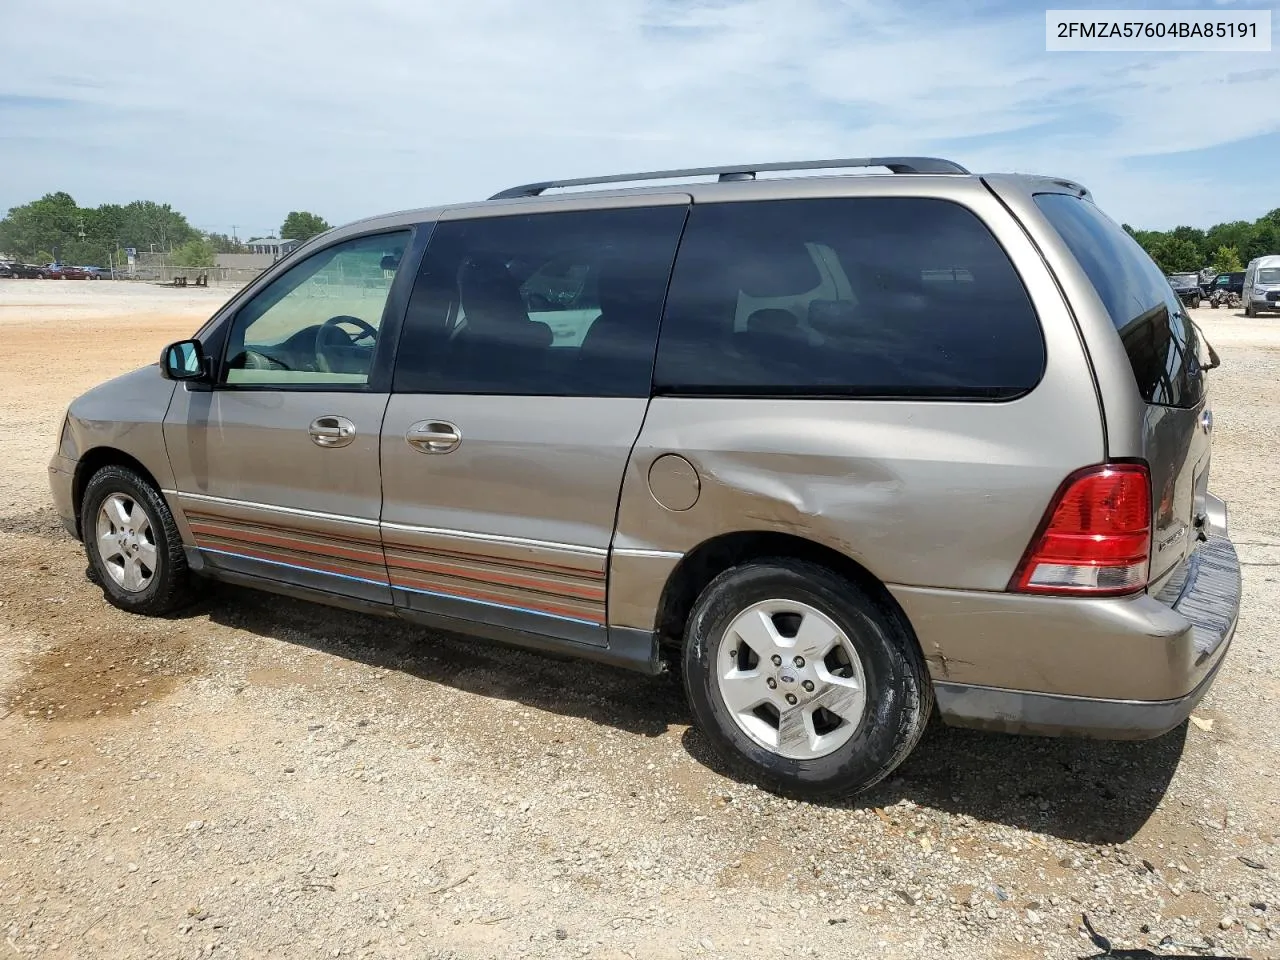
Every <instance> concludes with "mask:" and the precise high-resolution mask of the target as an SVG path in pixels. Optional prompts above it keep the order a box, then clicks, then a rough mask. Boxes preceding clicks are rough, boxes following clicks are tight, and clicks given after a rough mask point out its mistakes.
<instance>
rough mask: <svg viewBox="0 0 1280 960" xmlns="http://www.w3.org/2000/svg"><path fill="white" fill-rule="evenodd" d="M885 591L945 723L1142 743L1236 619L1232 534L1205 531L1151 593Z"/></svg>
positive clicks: (1167, 717) (1204, 670)
mask: <svg viewBox="0 0 1280 960" xmlns="http://www.w3.org/2000/svg"><path fill="white" fill-rule="evenodd" d="M894 594H895V596H897V597H898V599H899V601H900V602H901V603H902V606H903V609H904V611H905V612H906V614H907V616H908V618H909V619H910V620H911V622H912V624H913V626H915V628H916V633H917V636H918V637H919V639H920V642H921V647H922V649H923V650H924V653H925V657H926V660H927V662H928V664H929V668H930V672H931V675H932V679H933V683H934V689H935V692H936V694H937V700H938V708H939V710H940V711H941V713H942V716H943V719H944V720H945V721H946V722H948V723H950V724H953V725H956V726H970V727H980V728H983V729H988V730H999V731H1004V732H1009V733H1038V734H1048V735H1065V734H1070V735H1078V736H1094V737H1104V738H1118V739H1142V738H1146V737H1156V736H1159V735H1160V734H1162V733H1164V732H1166V731H1168V730H1170V729H1172V728H1173V727H1176V726H1177V725H1178V724H1179V723H1181V722H1182V721H1183V720H1185V719H1186V717H1187V715H1188V714H1189V713H1190V712H1191V711H1192V710H1193V709H1194V708H1195V706H1196V704H1197V703H1199V702H1200V700H1201V698H1202V697H1204V695H1205V693H1207V692H1208V690H1209V687H1210V686H1211V685H1212V683H1213V679H1214V677H1215V676H1216V675H1217V672H1218V670H1219V669H1220V667H1221V665H1222V662H1223V658H1224V657H1225V655H1226V652H1227V648H1228V647H1229V645H1230V642H1231V638H1232V636H1233V635H1234V633H1235V628H1236V620H1237V617H1238V616H1239V611H1240V563H1239V560H1238V559H1237V558H1236V552H1235V548H1234V547H1233V546H1232V544H1231V541H1230V540H1229V539H1228V538H1227V537H1225V536H1213V537H1211V538H1210V539H1209V540H1208V541H1206V542H1204V543H1202V544H1201V545H1200V548H1199V549H1198V550H1197V551H1196V553H1195V554H1194V555H1193V556H1192V559H1191V560H1190V561H1189V562H1188V564H1187V567H1186V575H1185V577H1179V578H1178V580H1177V582H1172V583H1169V584H1167V585H1166V586H1165V588H1164V589H1163V590H1162V591H1161V593H1160V594H1159V595H1158V596H1147V595H1142V596H1138V597H1130V598H1124V599H1115V600H1081V599H1074V598H1068V599H1054V598H1041V597H1023V596H1017V595H1013V594H985V595H982V594H963V593H959V592H957V591H922V590H917V589H912V588H895V589H894ZM939 595H947V596H939Z"/></svg>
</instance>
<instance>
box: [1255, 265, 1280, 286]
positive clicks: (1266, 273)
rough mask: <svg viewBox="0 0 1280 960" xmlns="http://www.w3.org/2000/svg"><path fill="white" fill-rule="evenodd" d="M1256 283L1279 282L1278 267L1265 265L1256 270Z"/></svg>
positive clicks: (1279, 270)
mask: <svg viewBox="0 0 1280 960" xmlns="http://www.w3.org/2000/svg"><path fill="white" fill-rule="evenodd" d="M1258 283H1280V267H1267V268H1266V269H1264V270H1259V271H1258Z"/></svg>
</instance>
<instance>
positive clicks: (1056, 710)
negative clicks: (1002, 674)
mask: <svg viewBox="0 0 1280 960" xmlns="http://www.w3.org/2000/svg"><path fill="white" fill-rule="evenodd" d="M1232 626H1233V627H1234V624H1233V625H1232ZM1230 642H1231V641H1230V640H1227V641H1225V642H1224V643H1223V652H1224V653H1225V652H1226V647H1227V645H1228V644H1229V643H1230ZM1225 659H1226V657H1225V656H1222V657H1219V658H1218V659H1217V660H1216V661H1215V662H1214V664H1213V666H1212V667H1211V668H1210V669H1209V672H1208V674H1206V675H1205V677H1204V679H1203V680H1201V681H1200V683H1199V684H1198V685H1197V686H1196V688H1195V689H1194V690H1192V691H1191V692H1190V693H1188V694H1187V695H1186V696H1183V697H1177V698H1175V699H1173V700H1092V699H1089V698H1088V697H1067V696H1062V695H1060V694H1053V693H1032V692H1030V691H1028V690H1001V689H999V688H997V687H979V686H969V685H966V684H962V683H935V684H934V686H933V690H934V695H935V696H936V697H937V700H938V710H939V712H940V713H941V714H942V719H943V720H944V721H945V722H946V723H947V724H948V725H949V726H953V727H972V728H974V729H977V730H990V731H994V732H997V733H1023V734H1035V735H1038V736H1045V737H1064V736H1065V737H1086V738H1091V739H1098V740H1149V739H1151V738H1152V737H1158V736H1160V735H1161V734H1164V733H1168V732H1169V731H1170V730H1172V729H1173V728H1174V727H1176V726H1178V724H1180V723H1182V722H1183V721H1184V720H1186V719H1187V717H1188V716H1190V714H1191V711H1192V710H1194V709H1195V708H1196V704H1198V703H1199V702H1200V701H1201V700H1202V699H1204V695H1205V694H1206V693H1208V692H1209V688H1210V687H1211V686H1213V681H1214V680H1215V679H1216V678H1217V676H1218V670H1219V668H1220V667H1221V666H1222V664H1223V662H1224V661H1225Z"/></svg>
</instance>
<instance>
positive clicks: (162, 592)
mask: <svg viewBox="0 0 1280 960" xmlns="http://www.w3.org/2000/svg"><path fill="white" fill-rule="evenodd" d="M104 504H105V505H107V510H106V511H105V512H104ZM122 511H123V512H122ZM126 520H127V522H125V521H126ZM80 531H81V534H82V536H83V537H84V547H85V554H86V555H87V556H88V559H89V574H90V579H92V580H93V582H95V583H97V584H98V586H100V587H101V588H102V594H103V596H104V597H106V598H107V602H108V603H110V604H111V605H112V606H116V607H119V608H120V609H121V610H127V611H129V612H130V613H141V614H145V615H147V616H153V617H158V616H164V615H166V614H169V613H173V612H174V611H175V610H179V609H181V608H182V607H184V606H186V605H187V604H189V603H190V602H191V600H192V599H193V598H194V596H195V589H194V584H193V582H192V575H191V572H190V571H189V570H188V569H187V555H186V553H185V552H184V551H183V548H182V537H181V536H180V535H179V534H178V527H177V525H176V524H175V523H174V521H173V514H172V513H170V512H169V507H168V505H167V504H166V503H165V502H164V498H163V497H161V496H160V493H159V491H158V490H156V489H155V487H153V486H151V484H150V483H148V482H147V481H146V480H144V479H143V478H142V477H141V476H139V475H138V474H137V473H136V472H135V471H133V470H130V469H129V468H128V467H120V466H109V467H103V468H102V469H101V470H99V471H98V472H97V473H95V474H94V475H93V477H92V478H91V479H90V480H89V484H88V486H86V487H85V491H84V498H83V500H82V501H81V504H80ZM100 531H101V532H103V533H106V534H107V537H106V538H105V539H103V538H101V537H100V535H99V533H100ZM120 537H123V542H122V541H121V540H120ZM104 544H105V546H104ZM148 547H149V548H150V549H148ZM135 561H136V564H135Z"/></svg>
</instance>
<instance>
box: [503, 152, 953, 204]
mask: <svg viewBox="0 0 1280 960" xmlns="http://www.w3.org/2000/svg"><path fill="white" fill-rule="evenodd" d="M845 167H886V168H887V169H889V170H891V171H893V172H894V173H960V174H967V173H968V172H969V171H968V170H966V169H965V168H964V167H962V166H960V164H958V163H955V162H953V161H951V160H942V159H939V158H938V157H863V158H861V159H846V160H797V161H794V162H791V163H786V162H784V163H754V164H739V165H737V166H731V167H689V168H687V169H685V170H651V171H649V172H647V173H615V174H612V175H610V176H607V177H578V178H575V179H573V180H544V181H543V182H542V183H524V184H521V185H520V186H518V187H510V188H509V189H506V190H502V191H500V192H498V193H495V194H494V195H493V196H491V197H490V198H489V199H490V200H510V199H512V198H515V197H536V196H538V195H539V194H541V193H542V191H544V190H550V189H552V188H554V187H586V186H591V185H593V184H600V183H626V182H628V181H634V180H675V179H678V178H679V179H683V178H685V177H714V176H718V177H719V178H720V180H721V181H722V182H727V181H731V180H754V179H755V178H756V174H758V173H763V172H765V171H771V170H836V169H841V168H845Z"/></svg>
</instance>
